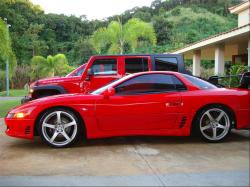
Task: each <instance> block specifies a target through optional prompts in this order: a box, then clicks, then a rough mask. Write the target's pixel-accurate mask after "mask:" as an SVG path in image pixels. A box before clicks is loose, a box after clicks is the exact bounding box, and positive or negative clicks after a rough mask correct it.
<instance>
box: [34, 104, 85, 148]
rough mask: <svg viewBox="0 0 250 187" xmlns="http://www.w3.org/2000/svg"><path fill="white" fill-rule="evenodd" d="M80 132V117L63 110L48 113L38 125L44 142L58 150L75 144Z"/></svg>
mask: <svg viewBox="0 0 250 187" xmlns="http://www.w3.org/2000/svg"><path fill="white" fill-rule="evenodd" d="M80 131H81V126H80V121H79V119H78V117H77V116H76V115H75V114H74V113H73V112H72V111H70V110H68V109H63V108H55V109H51V110H48V111H46V112H45V113H44V114H43V115H42V117H41V118H40V120H39V124H38V133H39V135H40V137H41V139H42V141H43V142H44V143H46V144H47V145H49V146H52V147H57V148H59V147H67V146H69V145H72V144H73V143H75V142H76V141H77V139H78V137H79V135H80Z"/></svg>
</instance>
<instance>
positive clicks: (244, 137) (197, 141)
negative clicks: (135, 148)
mask: <svg viewBox="0 0 250 187" xmlns="http://www.w3.org/2000/svg"><path fill="white" fill-rule="evenodd" d="M249 139H250V131H249V130H240V131H239V130H233V131H232V132H231V134H230V135H229V137H228V138H227V139H226V140H224V141H222V142H220V143H226V144H227V143H238V142H247V141H249ZM141 144H151V145H174V144H176V145H178V144H187V145H188V144H194V145H202V144H204V145H206V144H207V143H206V142H204V141H203V140H201V138H199V137H195V136H190V137H172V136H171V137H170V136H126V137H112V138H102V139H91V140H87V141H84V142H83V141H79V142H78V143H76V144H75V145H73V146H71V147H69V148H65V149H74V148H80V147H84V148H90V147H94V146H95V147H98V146H100V147H101V146H106V147H110V146H119V145H121V146H126V145H128V146H129V145H141ZM9 146H10V147H11V148H17V149H33V150H34V149H40V150H43V149H44V150H47V149H51V148H50V147H49V146H47V145H45V144H44V143H43V142H41V140H40V138H39V137H35V138H34V140H33V141H29V140H27V141H26V140H22V139H17V140H16V141H13V142H12V143H10V144H9Z"/></svg>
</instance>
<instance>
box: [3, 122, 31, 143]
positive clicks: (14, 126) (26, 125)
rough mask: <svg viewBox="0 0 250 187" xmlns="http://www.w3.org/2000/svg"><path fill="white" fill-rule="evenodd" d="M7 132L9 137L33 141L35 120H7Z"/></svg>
mask: <svg viewBox="0 0 250 187" xmlns="http://www.w3.org/2000/svg"><path fill="white" fill-rule="evenodd" d="M4 120H5V124H6V127H7V128H6V131H5V133H6V134H7V135H8V136H12V137H17V138H25V139H33V136H34V120H31V119H9V118H5V119H4Z"/></svg>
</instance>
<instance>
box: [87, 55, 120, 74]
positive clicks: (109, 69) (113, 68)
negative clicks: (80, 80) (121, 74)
mask: <svg viewBox="0 0 250 187" xmlns="http://www.w3.org/2000/svg"><path fill="white" fill-rule="evenodd" d="M91 70H92V72H93V74H94V75H116V74H117V60H116V59H96V60H95V61H94V63H93V64H92V66H91Z"/></svg>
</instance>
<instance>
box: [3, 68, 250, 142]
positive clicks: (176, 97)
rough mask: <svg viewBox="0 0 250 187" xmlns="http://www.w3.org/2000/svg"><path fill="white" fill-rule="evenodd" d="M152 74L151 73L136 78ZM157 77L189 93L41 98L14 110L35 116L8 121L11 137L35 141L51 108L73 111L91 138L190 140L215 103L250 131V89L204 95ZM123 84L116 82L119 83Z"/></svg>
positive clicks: (14, 111)
mask: <svg viewBox="0 0 250 187" xmlns="http://www.w3.org/2000/svg"><path fill="white" fill-rule="evenodd" d="M148 73H150V72H142V73H137V75H142V74H148ZM152 73H167V74H174V75H175V76H177V77H178V78H179V79H180V80H181V81H182V82H183V83H184V84H185V85H186V87H187V91H179V92H166V93H157V94H145V95H130V96H129V95H126V96H124V95H113V96H110V97H109V98H106V97H105V96H104V94H100V95H92V94H88V95H83V94H64V95H56V96H50V97H46V98H42V99H37V100H34V101H31V102H28V103H26V104H24V105H21V106H19V107H16V108H15V109H13V110H12V111H11V113H16V112H26V113H29V111H31V112H30V113H29V115H27V117H24V118H23V119H13V118H5V122H6V125H7V130H6V134H7V135H9V136H15V137H20V138H27V139H32V138H33V136H34V132H35V130H34V129H35V125H36V124H35V122H36V120H37V119H38V117H39V115H40V114H41V113H42V112H43V111H45V110H47V109H48V108H52V107H68V108H70V109H72V110H74V111H76V112H77V113H79V114H80V116H81V117H82V119H83V121H84V124H85V128H86V135H87V138H102V137H112V136H130V135H155V136H189V135H190V131H191V126H192V122H193V119H194V117H195V115H196V113H197V111H199V109H201V108H202V107H204V106H206V105H210V104H221V105H225V106H226V107H228V108H229V109H230V110H231V111H232V112H233V113H234V116H235V120H236V121H235V124H236V125H235V128H237V129H243V128H249V127H250V90H246V89H225V88H216V89H207V90H202V89H199V88H198V87H196V86H195V85H193V84H192V83H191V82H189V81H188V80H187V79H185V78H184V77H183V76H182V75H181V74H180V73H177V72H152ZM122 81H123V80H119V81H117V84H119V83H121V82H122ZM27 111H28V112H27ZM27 132H29V133H27Z"/></svg>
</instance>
